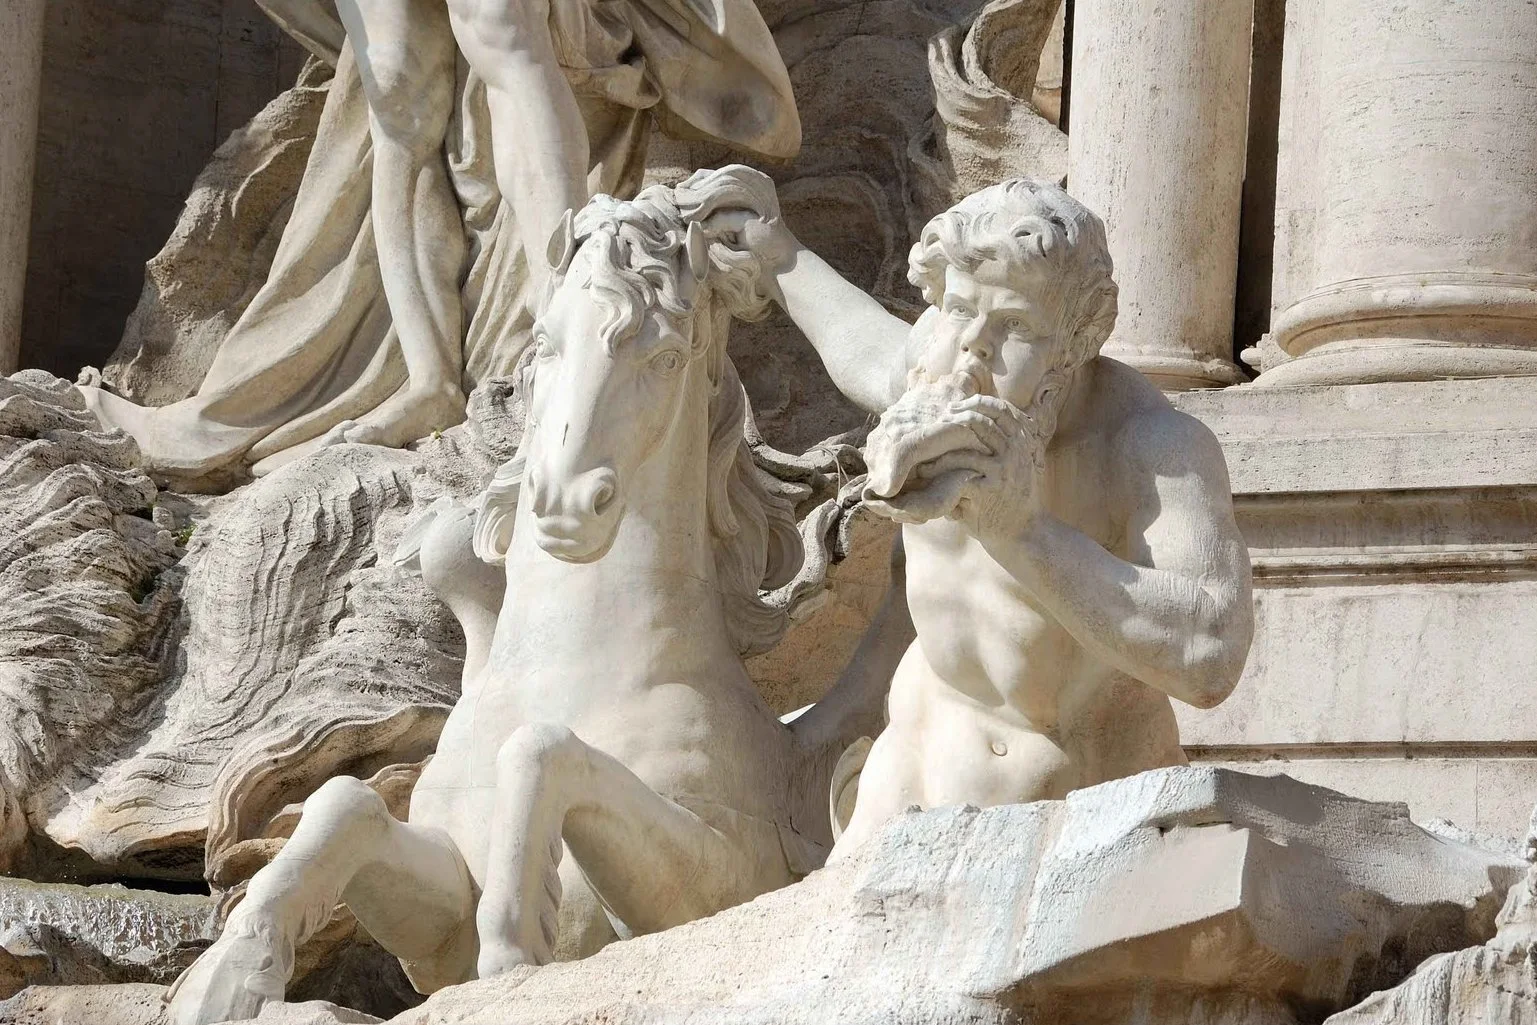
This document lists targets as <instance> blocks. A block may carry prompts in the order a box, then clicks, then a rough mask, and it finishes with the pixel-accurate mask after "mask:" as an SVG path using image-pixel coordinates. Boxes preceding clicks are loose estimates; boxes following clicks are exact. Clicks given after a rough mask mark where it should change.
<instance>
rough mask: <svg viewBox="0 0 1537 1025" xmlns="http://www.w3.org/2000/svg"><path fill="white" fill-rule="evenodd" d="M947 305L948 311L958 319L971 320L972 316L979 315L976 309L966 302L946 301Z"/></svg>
mask: <svg viewBox="0 0 1537 1025" xmlns="http://www.w3.org/2000/svg"><path fill="white" fill-rule="evenodd" d="M945 306H946V312H947V313H949V314H950V316H952V317H954V318H955V319H956V320H970V319H971V318H972V317H975V316H976V315H977V314H976V311H975V310H973V309H972V308H971V307H970V306H967V305H966V304H965V303H959V302H953V301H952V302H949V303H946V304H945Z"/></svg>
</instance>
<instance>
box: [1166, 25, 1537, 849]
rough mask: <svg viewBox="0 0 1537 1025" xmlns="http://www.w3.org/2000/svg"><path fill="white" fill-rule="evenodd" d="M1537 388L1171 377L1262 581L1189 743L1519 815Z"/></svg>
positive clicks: (1184, 732)
mask: <svg viewBox="0 0 1537 1025" xmlns="http://www.w3.org/2000/svg"><path fill="white" fill-rule="evenodd" d="M1288 38H1290V37H1288ZM1532 391H1533V388H1532V384H1531V382H1530V381H1529V380H1522V379H1516V378H1511V379H1503V380H1466V381H1434V382H1414V383H1411V382H1385V383H1379V384H1357V385H1338V386H1306V387H1303V386H1299V387H1292V388H1273V389H1271V388H1257V387H1254V388H1231V389H1226V390H1223V391H1206V392H1188V393H1183V394H1180V395H1177V396H1175V397H1174V402H1175V405H1176V406H1177V407H1178V408H1180V409H1181V410H1182V411H1184V412H1186V413H1189V414H1191V415H1192V416H1195V417H1197V418H1199V419H1200V420H1201V421H1202V422H1203V423H1205V424H1206V425H1207V426H1209V427H1210V428H1211V429H1212V431H1213V432H1214V433H1215V434H1216V435H1217V437H1218V439H1219V440H1220V441H1221V443H1222V447H1223V452H1224V454H1225V455H1226V457H1227V462H1228V466H1229V468H1230V470H1231V474H1232V488H1233V494H1234V508H1235V511H1236V513H1237V516H1238V525H1239V529H1240V530H1241V531H1242V532H1243V535H1244V540H1245V542H1246V543H1247V544H1248V547H1249V554H1250V558H1251V560H1252V561H1253V564H1254V583H1255V620H1256V631H1255V641H1254V645H1253V648H1252V650H1251V652H1250V656H1249V662H1248V665H1247V666H1246V668H1245V671H1244V677H1243V679H1242V680H1241V681H1240V683H1239V685H1238V687H1237V689H1236V690H1235V691H1234V693H1233V696H1232V698H1230V699H1229V700H1228V701H1227V702H1226V703H1224V704H1223V705H1222V706H1221V707H1220V708H1217V709H1214V710H1212V711H1209V712H1179V713H1177V714H1178V715H1179V719H1180V737H1181V740H1182V741H1183V742H1184V743H1185V745H1186V746H1187V750H1188V751H1189V753H1190V755H1191V756H1192V757H1194V758H1199V759H1201V760H1203V761H1214V762H1221V763H1224V764H1230V765H1234V766H1236V767H1239V768H1247V769H1251V771H1261V772H1267V771H1278V772H1286V773H1288V774H1290V775H1294V776H1296V777H1298V778H1300V779H1304V780H1306V781H1307V782H1310V783H1318V784H1321V785H1323V786H1328V787H1332V788H1334V789H1336V790H1341V791H1344V792H1346V793H1350V794H1355V795H1358V796H1362V797H1368V798H1392V799H1399V800H1405V801H1408V802H1409V806H1410V811H1411V813H1412V814H1413V816H1414V817H1415V819H1416V820H1417V821H1425V820H1428V819H1431V818H1436V817H1444V818H1449V819H1452V820H1453V821H1455V822H1458V823H1461V824H1462V825H1464V826H1467V827H1469V828H1472V829H1477V830H1479V831H1481V832H1490V833H1500V834H1503V835H1506V836H1520V835H1522V834H1523V833H1524V831H1525V828H1526V820H1527V814H1528V812H1529V811H1530V808H1531V805H1532V801H1533V799H1534V797H1537V785H1534V780H1537V775H1534V771H1533V763H1532V760H1531V754H1532V749H1531V738H1532V737H1533V735H1534V734H1533V723H1534V722H1537V696H1534V695H1533V693H1532V692H1531V689H1530V688H1525V687H1519V686H1515V687H1513V686H1511V681H1513V680H1523V679H1527V678H1529V677H1530V675H1531V667H1532V666H1533V665H1537V601H1534V597H1537V581H1534V580H1533V574H1532V569H1533V567H1534V565H1537V549H1534V548H1533V546H1532V544H1531V540H1532V538H1533V536H1534V535H1537V420H1534V418H1533V414H1532V404H1531V396H1532ZM1491 709H1498V710H1499V714H1490V710H1491Z"/></svg>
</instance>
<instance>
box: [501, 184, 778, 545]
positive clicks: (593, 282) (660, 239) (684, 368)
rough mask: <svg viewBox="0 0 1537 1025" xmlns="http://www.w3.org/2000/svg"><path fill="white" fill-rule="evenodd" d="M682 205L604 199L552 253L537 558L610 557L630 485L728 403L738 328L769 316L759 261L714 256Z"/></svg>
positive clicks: (536, 467)
mask: <svg viewBox="0 0 1537 1025" xmlns="http://www.w3.org/2000/svg"><path fill="white" fill-rule="evenodd" d="M744 170H745V169H744ZM717 173H723V172H717ZM680 193H681V194H684V195H686V193H684V192H683V189H682V188H681V187H680V188H679V189H672V188H665V187H661V186H657V187H653V188H649V189H646V190H645V191H644V192H642V193H641V194H640V195H639V196H637V197H636V198H635V199H634V200H633V201H629V202H624V201H620V200H615V199H613V198H611V197H608V196H598V197H596V198H594V199H593V200H592V201H591V202H590V203H589V204H588V205H587V206H586V208H584V209H583V210H582V211H581V212H580V213H578V214H577V215H576V216H575V217H574V218H572V217H570V216H569V215H568V217H567V218H566V219H565V221H564V222H563V225H562V229H561V230H560V231H557V233H556V235H555V237H554V238H553V239H552V240H551V242H550V246H549V253H548V256H549V260H550V264H551V267H552V269H553V272H554V273H553V275H552V282H553V286H552V291H551V293H550V297H549V299H548V301H547V303H546V305H545V309H544V312H543V314H542V315H541V316H540V317H539V320H538V322H537V323H536V324H535V327H534V345H535V350H534V356H533V362H532V364H531V366H530V369H529V373H530V374H531V381H528V382H527V383H529V385H530V387H529V415H530V420H529V429H530V430H532V431H534V432H536V433H535V435H534V438H533V444H532V445H531V446H530V448H529V449H528V451H527V454H526V455H527V463H526V466H525V468H524V479H523V485H522V496H521V501H524V502H527V503H528V505H529V511H530V512H532V514H533V516H532V521H531V522H532V526H533V529H534V531H535V535H536V540H537V542H538V544H539V546H540V547H541V548H543V549H544V550H545V551H546V552H549V553H550V554H551V555H554V556H556V557H557V558H560V559H564V560H566V561H568V562H589V561H592V560H595V559H598V558H601V557H602V556H603V555H604V554H605V553H606V552H607V551H608V549H609V546H610V545H611V544H612V543H613V540H614V537H615V535H616V534H617V532H618V529H619V524H620V521H621V520H622V519H623V517H624V515H625V510H626V504H627V502H626V500H627V496H628V494H629V493H630V491H631V489H632V488H633V485H634V481H635V480H636V479H637V478H638V477H639V476H640V475H641V474H642V473H644V472H645V470H644V468H645V467H646V465H647V464H648V462H650V461H651V460H652V458H653V457H654V456H655V455H656V454H657V453H658V452H659V451H661V450H662V449H663V448H664V447H666V446H667V445H669V444H670V443H671V441H672V439H673V435H674V432H675V431H676V430H679V429H681V428H683V426H684V424H685V422H686V420H687V418H685V417H683V416H682V412H683V410H684V407H685V404H686V403H687V402H688V401H689V400H690V399H691V398H693V399H695V400H698V403H699V404H698V405H697V406H696V407H695V408H697V409H698V410H700V411H701V412H702V411H703V410H704V409H705V408H706V405H705V404H706V403H709V402H710V401H711V400H712V399H713V397H714V396H715V395H716V393H717V392H718V391H719V389H720V387H721V384H722V375H723V373H724V370H725V366H726V354H725V338H726V331H727V326H728V324H729V321H730V318H731V317H732V316H753V315H757V314H761V312H762V310H763V309H764V308H765V306H766V303H765V301H764V299H763V297H762V296H760V295H759V294H758V292H757V288H756V273H755V267H754V266H753V265H752V262H751V258H750V256H748V255H747V254H741V253H735V252H732V251H730V250H729V249H727V247H725V246H723V245H719V244H717V245H715V246H714V250H715V251H714V252H713V253H712V251H711V250H712V246H711V243H710V241H709V240H708V239H707V238H706V236H705V231H704V229H703V228H702V227H701V225H700V222H699V219H698V218H690V217H688V216H687V215H686V213H685V212H684V211H682V210H680V209H679V206H680V203H679V196H680ZM731 386H732V387H737V388H739V387H740V386H739V385H737V384H736V382H735V381H734V380H733V381H732V382H731ZM738 419H739V420H740V411H739V412H738ZM693 422H694V423H698V422H699V421H698V420H694V421H693ZM739 436H740V432H738V437H739Z"/></svg>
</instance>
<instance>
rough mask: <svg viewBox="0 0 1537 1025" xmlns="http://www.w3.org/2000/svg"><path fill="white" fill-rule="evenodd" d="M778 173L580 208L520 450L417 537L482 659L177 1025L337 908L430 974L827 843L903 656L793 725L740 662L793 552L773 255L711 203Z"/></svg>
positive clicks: (344, 782) (731, 892) (763, 870)
mask: <svg viewBox="0 0 1537 1025" xmlns="http://www.w3.org/2000/svg"><path fill="white" fill-rule="evenodd" d="M772 188H773V186H772V184H771V183H770V182H769V181H768V179H767V178H765V177H764V176H763V175H761V174H759V173H758V172H756V171H752V170H750V169H748V168H745V167H730V168H726V169H723V170H720V171H702V172H699V173H698V174H695V175H694V176H693V177H692V178H690V179H689V180H688V181H686V182H684V183H682V184H681V185H679V186H677V187H676V188H665V187H660V186H658V187H653V188H649V189H647V190H645V191H644V192H642V193H641V194H640V195H639V196H638V197H637V198H636V199H635V200H634V201H633V202H620V201H617V200H614V199H612V198H610V197H607V196H598V197H596V198H595V199H593V200H592V202H591V203H590V204H589V205H588V206H587V207H586V208H585V209H584V210H582V211H581V212H580V213H579V214H577V215H576V217H575V218H574V220H573V219H572V218H571V217H570V215H568V216H567V219H566V221H565V222H564V224H563V225H562V230H561V231H559V232H557V234H556V236H555V238H554V239H553V240H552V241H551V244H550V262H551V266H552V267H553V269H554V278H553V280H554V282H555V284H554V291H553V293H552V297H551V300H550V302H549V304H548V306H547V308H546V311H545V313H544V315H543V316H542V317H541V318H540V321H539V323H538V324H537V326H536V328H535V338H536V344H537V349H536V353H535V356H534V359H533V362H532V363H531V364H530V365H529V367H528V370H527V371H526V372H525V378H524V384H525V386H527V389H528V390H527V391H526V392H525V394H526V395H527V396H528V397H529V398H528V403H529V404H528V421H527V427H526V430H525V434H524V438H523V443H522V446H521V447H520V449H519V452H518V455H517V456H516V457H515V458H514V459H513V460H512V461H511V462H509V463H508V464H506V465H504V466H503V467H502V468H501V470H499V471H498V472H497V474H496V475H495V477H494V478H493V480H492V482H491V484H490V485H489V487H488V488H487V490H486V492H485V493H484V494H483V495H482V497H481V501H480V506H479V509H478V510H477V511H476V513H475V515H474V518H473V520H471V519H470V518H469V517H467V516H454V515H438V516H435V517H430V518H429V522H428V523H427V525H426V526H425V528H424V529H423V530H422V531H420V532H418V537H417V540H418V546H417V547H419V555H418V556H417V560H418V561H419V562H420V565H421V569H422V570H423V573H424V575H425V576H426V578H427V581H428V583H429V584H430V585H432V586H433V587H434V588H435V589H436V590H438V591H439V593H440V594H442V595H443V596H444V598H445V600H446V601H448V603H449V605H450V607H451V608H452V609H453V611H454V612H455V614H456V615H457V616H458V617H459V618H460V620H461V621H462V622H463V623H464V624H465V632H466V636H467V641H468V648H469V652H468V657H467V659H466V670H465V679H464V689H463V694H462V696H461V698H460V699H459V702H458V704H457V705H455V707H454V709H453V712H452V713H451V714H450V716H449V718H448V721H447V724H446V725H445V726H444V729H443V733H442V736H441V739H440V740H439V745H438V750H437V754H436V755H435V756H434V757H433V759H432V760H431V762H430V763H429V764H428V766H427V768H426V769H425V771H424V772H423V774H422V776H421V779H420V782H419V783H418V784H417V786H416V790H415V792H414V794H413V796H412V800H411V806H410V813H409V816H408V821H407V822H400V821H397V820H396V819H394V818H392V817H391V816H390V814H389V812H388V810H387V809H386V807H385V805H384V802H383V801H382V800H381V799H380V798H379V796H378V795H377V794H375V793H374V792H373V791H372V790H370V789H369V788H368V787H366V786H364V785H363V783H362V782H360V781H359V780H356V779H353V778H350V777H338V778H336V779H332V780H330V781H329V782H327V783H326V784H324V785H323V786H322V787H320V789H318V790H317V791H316V792H315V793H314V794H313V795H312V796H311V797H310V798H309V800H308V801H307V802H306V803H305V806H304V811H303V815H302V817H301V819H300V821H299V824H298V826H297V828H296V829H295V831H294V834H293V836H292V838H291V839H290V840H289V841H288V843H287V845H286V846H284V847H283V849H282V851H281V852H280V853H279V854H278V855H277V857H276V858H275V859H274V860H273V861H272V862H271V863H270V864H269V865H267V866H266V867H265V868H263V869H262V870H261V871H260V872H258V873H257V874H256V875H255V876H254V877H253V878H252V880H251V882H250V885H249V888H248V890H247V893H246V896H245V898H244V900H243V901H242V903H240V904H239V905H238V906H237V907H236V908H235V909H234V911H233V912H232V913H231V914H230V916H229V920H228V922H227V925H226V927H225V930H224V933H223V935H222V936H221V937H220V938H219V940H218V941H217V942H216V943H215V944H214V945H213V946H212V947H211V948H210V949H209V950H208V951H206V952H205V953H204V954H203V956H202V957H200V958H199V959H198V961H197V962H196V963H195V964H194V965H193V966H192V967H191V968H189V969H188V971H187V972H186V973H185V974H184V975H183V976H182V978H181V979H179V980H178V981H177V983H176V985H175V987H174V988H173V991H172V994H171V999H172V1008H171V1010H172V1018H173V1020H174V1021H175V1022H177V1023H178V1025H190V1023H197V1025H203V1023H208V1022H217V1021H227V1020H233V1019H241V1018H247V1017H254V1016H255V1015H256V1014H257V1013H258V1011H259V1009H260V1007H261V1006H262V1005H263V1004H264V1003H266V1002H269V1001H275V1000H281V999H282V997H283V993H284V988H285V986H286V984H287V982H288V979H289V976H290V974H291V973H292V966H293V957H294V949H295V947H296V946H297V945H299V944H301V943H302V942H303V941H304V940H305V939H306V938H307V937H308V936H310V935H311V934H313V933H314V932H315V930H317V929H319V928H320V927H321V926H322V925H323V924H325V922H326V921H327V919H328V918H329V917H330V915H331V913H332V910H333V908H334V906H335V905H336V904H337V903H338V902H339V901H344V902H345V903H346V904H347V906H348V907H349V908H350V909H351V911H352V913H353V914H354V915H356V917H357V919H358V921H359V922H360V923H361V924H362V926H363V927H364V928H366V929H367V930H368V932H369V933H370V934H371V935H372V936H373V937H374V938H375V939H376V940H377V941H378V942H379V943H380V944H381V945H383V946H384V947H385V948H386V949H387V950H389V951H390V952H391V953H393V954H395V955H396V956H397V957H399V958H400V960H401V962H402V963H403V965H404V966H405V968H406V971H407V973H408V975H409V976H410V978H411V980H412V982H413V983H414V984H415V985H416V986H417V988H418V989H420V990H422V991H424V992H431V991H433V990H435V989H437V988H440V987H442V986H445V985H450V984H453V983H457V982H461V981H464V980H468V979H471V978H475V977H477V976H479V977H486V976H489V975H492V974H495V973H497V972H501V971H504V970H506V969H508V968H511V967H512V966H514V965H522V964H542V963H545V962H547V961H549V960H551V959H552V958H553V957H554V956H555V955H556V953H557V951H559V952H560V953H561V954H562V955H563V956H571V955H573V954H576V955H580V954H585V953H589V952H591V950H593V949H595V948H596V947H597V946H601V944H602V943H603V942H606V941H607V940H608V939H611V938H612V937H613V936H615V935H618V936H627V935H633V934H639V933H647V932H653V931H656V930H659V929H665V928H668V927H670V926H673V925H678V924H680V923H683V922H687V921H690V920H693V919H696V918H700V917H702V916H705V915H710V914H713V913H715V912H717V911H720V910H722V909H724V908H727V907H730V906H732V905H735V904H738V903H741V902H743V901H747V900H750V899H752V898H753V897H756V896H758V895H759V894H762V893H764V892H766V891H769V890H772V889H775V888H776V887H780V886H784V885H785V884H787V883H789V882H791V881H793V880H794V879H796V878H798V877H799V876H800V875H803V874H804V873H805V872H807V871H810V870H811V869H812V868H815V867H817V866H818V865H819V864H820V862H821V859H822V858H823V857H824V856H825V844H826V842H827V840H828V839H829V832H828V822H827V818H828V812H827V809H828V785H829V780H830V779H831V776H832V772H833V766H834V762H835V761H836V760H837V758H838V756H839V754H840V753H841V752H842V751H843V750H844V749H845V747H847V746H848V744H849V743H851V742H852V741H853V740H854V739H855V738H857V737H858V736H859V735H860V734H862V733H869V732H873V731H874V730H875V729H877V728H878V725H879V721H880V701H881V698H882V696H883V692H884V683H885V680H887V679H889V676H890V670H891V668H892V666H891V665H881V664H878V663H881V662H882V660H881V659H879V658H875V659H872V660H870V662H869V663H867V664H866V665H864V666H862V667H861V670H860V671H859V672H857V673H855V672H851V673H848V674H845V677H844V679H843V680H841V681H840V682H839V684H838V685H837V686H836V687H835V688H834V690H833V691H832V692H831V693H830V694H829V695H828V697H826V698H824V699H823V700H822V701H821V702H819V703H818V704H817V705H816V706H814V707H813V708H812V709H811V710H810V711H809V712H807V713H806V714H805V715H803V716H801V717H800V718H799V719H797V720H796V721H795V723H794V724H793V725H792V726H785V725H784V724H782V723H781V722H780V721H779V719H778V718H776V717H775V715H774V714H773V713H772V712H771V711H770V710H769V709H768V708H767V707H766V706H765V705H764V703H763V701H762V700H761V699H760V697H759V695H758V693H757V691H756V690H755V688H754V686H753V684H752V681H751V680H750V679H749V678H748V675H747V672H746V670H745V669H744V668H743V665H742V655H743V653H750V652H754V651H759V650H764V649H765V648H766V647H768V646H771V645H772V644H773V643H774V642H775V641H776V640H777V639H778V637H779V636H780V634H781V633H782V631H783V629H784V611H783V610H782V609H777V608H774V607H772V606H770V605H769V604H767V603H765V602H764V601H763V600H762V597H761V594H760V591H761V590H762V589H765V588H773V587H776V586H778V585H780V584H782V583H784V582H785V581H786V580H788V579H789V578H790V577H791V575H792V574H793V573H794V572H795V570H796V568H797V566H798V565H799V564H800V561H801V558H802V551H801V544H800V539H799V536H798V535H797V533H796V530H795V524H794V520H793V517H792V515H791V513H790V510H789V509H788V508H787V506H786V505H785V504H784V503H783V502H781V501H779V500H777V499H776V498H774V497H773V496H771V495H770V493H769V492H768V491H767V490H766V488H765V487H764V484H763V483H762V481H761V479H760V477H759V475H758V471H757V470H756V469H755V468H754V466H753V463H752V459H751V454H750V451H749V449H748V448H747V446H746V444H745V443H744V441H743V423H744V418H745V416H746V412H747V407H746V397H745V395H744V393H743V391H742V386H741V384H740V382H739V381H738V379H737V376H736V372H735V369H734V368H733V366H732V364H731V362H730V360H729V359H727V357H726V337H727V333H728V328H729V325H730V321H731V319H732V318H733V317H752V316H756V315H758V314H760V313H761V312H762V311H763V309H764V308H765V306H766V299H765V297H764V296H762V295H761V294H760V293H759V291H758V287H757V272H756V264H755V262H754V261H753V260H752V258H751V257H750V256H749V255H747V254H742V253H739V252H735V251H733V250H731V249H730V248H728V247H727V246H726V245H724V244H720V243H711V242H710V241H709V240H708V239H707V237H706V232H705V229H704V228H703V227H702V226H701V221H702V220H703V219H704V218H705V216H706V215H707V214H708V213H709V212H710V211H712V210H715V209H720V208H724V207H730V206H741V207H746V208H751V209H759V210H761V209H766V208H771V205H772V202H773V200H772ZM766 204H768V205H767V206H766ZM440 512H441V510H440ZM472 535H473V544H474V548H475V552H476V554H478V555H479V556H480V559H479V560H476V559H473V558H470V557H469V556H468V555H467V543H468V542H469V541H470V540H471V537H472ZM487 563H490V564H497V563H500V564H501V565H502V567H503V568H504V572H505V598H503V597H502V594H501V592H502V581H501V580H499V579H497V578H496V575H495V574H496V571H495V570H493V569H492V568H491V566H489V565H487ZM892 591H893V594H894V595H895V597H894V598H892V599H888V600H890V601H893V602H896V603H900V601H901V597H900V596H901V593H902V588H901V587H900V585H898V586H896V587H894V588H893V589H892ZM498 606H499V608H498ZM891 618H892V619H895V620H901V619H902V618H903V617H891ZM493 623H494V626H493ZM892 629H896V630H900V629H903V627H900V626H898V627H893V628H892ZM903 646H904V645H903V644H895V645H884V644H877V645H874V647H878V648H880V649H881V650H892V651H896V652H898V653H900V651H901V649H902V647H903ZM563 895H564V896H565V897H566V900H565V902H564V903H565V907H564V909H563V908H562V903H563V902H562V897H563Z"/></svg>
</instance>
